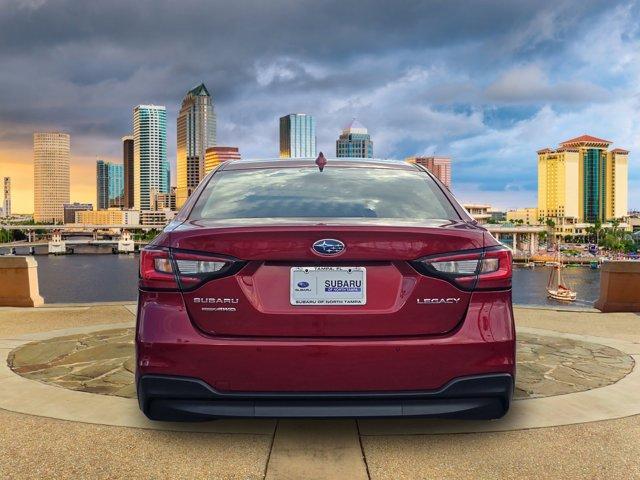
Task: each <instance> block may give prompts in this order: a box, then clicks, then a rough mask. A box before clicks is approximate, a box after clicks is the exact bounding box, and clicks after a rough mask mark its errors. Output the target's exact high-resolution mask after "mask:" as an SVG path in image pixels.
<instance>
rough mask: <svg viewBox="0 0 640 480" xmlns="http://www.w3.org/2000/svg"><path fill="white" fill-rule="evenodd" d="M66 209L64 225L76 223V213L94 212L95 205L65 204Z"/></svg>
mask: <svg viewBox="0 0 640 480" xmlns="http://www.w3.org/2000/svg"><path fill="white" fill-rule="evenodd" d="M63 209H64V223H76V212H84V211H87V210H93V205H92V204H90V203H78V202H73V203H65V204H64V205H63Z"/></svg>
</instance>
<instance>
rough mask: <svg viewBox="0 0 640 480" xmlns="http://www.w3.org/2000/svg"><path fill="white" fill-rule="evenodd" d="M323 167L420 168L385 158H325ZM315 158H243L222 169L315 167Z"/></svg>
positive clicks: (229, 163)
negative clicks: (325, 161)
mask: <svg viewBox="0 0 640 480" xmlns="http://www.w3.org/2000/svg"><path fill="white" fill-rule="evenodd" d="M326 160H327V163H326V164H325V168H331V167H351V168H389V169H394V170H414V171H415V170H416V169H418V170H420V169H419V168H418V167H416V166H415V165H414V164H411V163H407V162H405V161H402V160H386V159H375V158H327V159H326ZM315 161H316V159H315V158H264V159H246V160H245V159H243V160H231V161H229V162H226V163H225V164H224V165H223V166H222V167H221V169H223V170H249V169H269V168H292V167H293V168H296V167H316V168H317V165H316V163H315Z"/></svg>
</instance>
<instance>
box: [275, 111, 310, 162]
mask: <svg viewBox="0 0 640 480" xmlns="http://www.w3.org/2000/svg"><path fill="white" fill-rule="evenodd" d="M280 158H313V159H315V158H316V121H315V119H314V118H313V117H312V116H311V115H307V114H306V113H291V114H289V115H285V116H284V117H280Z"/></svg>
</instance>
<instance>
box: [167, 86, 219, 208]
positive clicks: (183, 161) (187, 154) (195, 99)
mask: <svg viewBox="0 0 640 480" xmlns="http://www.w3.org/2000/svg"><path fill="white" fill-rule="evenodd" d="M176 133H177V140H176V182H175V183H176V204H177V206H178V207H181V206H182V205H183V204H184V202H186V201H187V199H188V198H189V196H190V195H191V193H193V191H194V190H195V189H196V187H197V186H198V183H200V180H202V178H203V177H204V157H205V152H206V150H207V148H209V147H213V146H215V145H216V112H215V108H214V104H213V98H212V97H211V94H210V93H209V91H208V90H207V87H205V85H204V83H201V84H200V85H198V86H196V87H195V88H192V89H191V90H189V91H188V92H187V94H186V95H185V97H184V98H183V100H182V105H181V107H180V112H179V113H178V118H177V120H176Z"/></svg>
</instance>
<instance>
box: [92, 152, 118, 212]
mask: <svg viewBox="0 0 640 480" xmlns="http://www.w3.org/2000/svg"><path fill="white" fill-rule="evenodd" d="M96 204H97V207H98V210H104V209H107V208H112V207H123V206H124V167H123V165H120V164H116V163H111V162H105V161H104V160H97V161H96Z"/></svg>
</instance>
